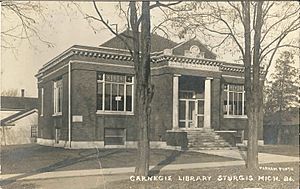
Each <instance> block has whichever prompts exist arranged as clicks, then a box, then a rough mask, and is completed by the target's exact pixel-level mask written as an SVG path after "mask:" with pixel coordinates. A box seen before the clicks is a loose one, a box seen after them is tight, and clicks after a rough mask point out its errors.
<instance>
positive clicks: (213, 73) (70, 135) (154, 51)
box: [36, 32, 262, 149]
mask: <svg viewBox="0 0 300 189" xmlns="http://www.w3.org/2000/svg"><path fill="white" fill-rule="evenodd" d="M127 34H130V32H128V33H127ZM36 77H37V80H38V99H39V116H38V139H37V141H38V143H39V144H41V145H48V146H55V147H64V148H94V147H98V148H136V147H137V137H138V136H137V133H138V132H137V129H138V126H137V125H136V122H135V109H134V107H135V74H134V65H133V61H132V58H131V56H130V53H129V51H128V50H127V49H126V46H125V45H124V43H123V42H122V41H121V40H120V39H119V38H118V37H114V38H112V39H110V40H108V41H107V42H105V43H103V44H102V45H100V46H99V47H90V46H79V45H74V46H72V47H70V48H69V49H67V50H66V51H64V52H62V53H61V54H60V55H58V56H57V57H55V58H53V59H52V60H51V61H49V62H48V63H46V64H45V65H43V67H42V68H41V69H40V70H39V72H38V73H37V75H36ZM151 81H152V84H153V86H154V95H153V99H152V102H151V121H150V136H149V137H150V146H151V148H165V149H224V148H231V147H234V146H235V145H236V143H242V142H243V141H245V140H246V139H247V116H246V114H245V100H246V99H245V92H244V87H243V83H244V67H243V65H241V64H237V63H228V62H225V61H220V60H216V54H214V53H212V52H211V51H210V50H209V49H208V48H207V47H206V46H205V45H203V44H202V43H201V42H200V41H199V40H197V39H195V38H193V39H190V40H187V41H185V42H182V43H176V42H173V41H171V40H169V39H167V38H164V37H162V36H159V35H157V34H152V38H151ZM259 139H262V128H260V130H259Z"/></svg>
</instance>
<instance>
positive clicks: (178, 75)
mask: <svg viewBox="0 0 300 189" xmlns="http://www.w3.org/2000/svg"><path fill="white" fill-rule="evenodd" d="M173 76H174V77H180V76H181V74H173Z"/></svg>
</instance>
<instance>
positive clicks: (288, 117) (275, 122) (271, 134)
mask: <svg viewBox="0 0 300 189" xmlns="http://www.w3.org/2000/svg"><path fill="white" fill-rule="evenodd" d="M279 117H280V115H279V113H278V112H277V113H274V114H273V115H270V116H267V117H265V118H264V141H265V144H293V145H299V109H298V108H293V109H292V110H290V111H285V112H283V113H282V116H281V117H282V120H281V122H282V124H281V125H279V123H280V121H279Z"/></svg>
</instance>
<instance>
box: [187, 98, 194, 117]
mask: <svg viewBox="0 0 300 189" xmlns="http://www.w3.org/2000/svg"><path fill="white" fill-rule="evenodd" d="M194 115H195V101H189V118H188V119H189V120H193V117H194Z"/></svg>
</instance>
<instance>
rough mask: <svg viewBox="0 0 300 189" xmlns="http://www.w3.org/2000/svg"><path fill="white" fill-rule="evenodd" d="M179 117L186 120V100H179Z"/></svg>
mask: <svg viewBox="0 0 300 189" xmlns="http://www.w3.org/2000/svg"><path fill="white" fill-rule="evenodd" d="M179 119H180V120H185V101H179Z"/></svg>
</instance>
